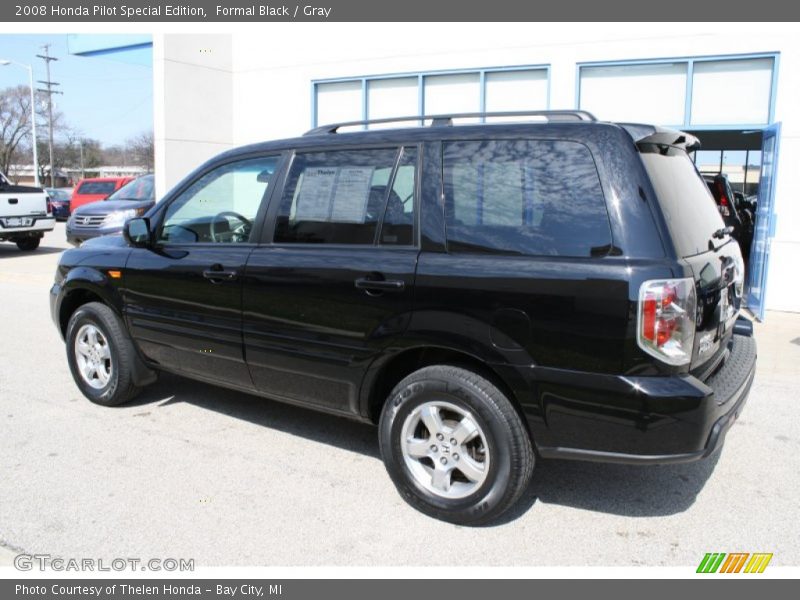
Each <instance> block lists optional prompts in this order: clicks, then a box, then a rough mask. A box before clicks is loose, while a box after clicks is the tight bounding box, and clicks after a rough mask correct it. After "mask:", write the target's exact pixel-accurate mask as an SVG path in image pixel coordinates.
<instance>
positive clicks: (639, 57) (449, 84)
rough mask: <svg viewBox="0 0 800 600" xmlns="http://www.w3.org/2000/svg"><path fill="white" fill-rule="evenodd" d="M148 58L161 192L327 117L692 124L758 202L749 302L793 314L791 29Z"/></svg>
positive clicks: (796, 255) (561, 30)
mask: <svg viewBox="0 0 800 600" xmlns="http://www.w3.org/2000/svg"><path fill="white" fill-rule="evenodd" d="M78 37H84V36H78ZM152 62H153V77H154V80H153V92H154V99H155V107H154V115H155V129H154V133H155V142H156V163H155V164H156V176H157V185H158V189H159V190H160V192H161V193H163V192H165V191H166V190H167V189H169V187H171V186H172V185H174V184H176V183H177V182H178V181H180V179H182V178H183V177H184V176H185V175H186V174H187V173H189V172H190V171H191V170H192V169H194V168H195V167H196V166H198V165H199V164H200V163H202V162H203V161H205V160H206V159H208V158H210V157H212V156H214V155H215V154H218V153H219V152H222V151H224V150H227V149H229V148H232V147H235V146H239V145H243V144H248V143H252V142H258V141H263V140H269V139H277V138H282V137H294V136H297V135H299V134H301V133H303V132H305V131H306V130H308V129H310V128H311V127H313V126H317V125H320V124H324V123H330V122H339V121H354V120H366V119H379V118H385V117H398V116H409V115H435V114H442V113H459V112H487V111H491V112H494V111H518V110H548V109H582V110H587V111H590V112H592V113H593V114H594V115H596V117H597V118H598V119H600V120H604V121H627V122H646V123H654V124H658V125H663V126H668V127H673V128H679V129H682V130H684V131H690V132H692V133H693V134H695V135H696V136H697V137H698V138H700V140H701V142H702V145H703V146H702V150H701V151H699V152H697V153H696V154H695V155H694V158H695V162H696V164H697V166H698V168H699V169H700V170H701V172H703V173H708V174H715V173H724V174H726V175H727V177H728V179H729V181H730V182H731V185H732V187H733V189H734V190H735V191H739V192H741V193H742V194H744V195H745V196H749V195H752V196H756V197H757V210H756V214H755V234H754V239H753V244H752V252H751V255H750V267H749V270H750V273H749V276H748V282H747V290H746V295H747V301H748V305H749V306H750V308H751V309H752V311H753V312H754V314H756V315H758V316H761V317H763V315H764V310H765V309H772V310H789V311H800V277H798V271H799V269H798V261H799V260H800V227H798V224H800V194H798V192H797V191H796V190H795V181H796V180H795V177H794V175H795V173H796V171H797V169H798V165H800V36H798V35H797V28H796V26H792V25H783V24H747V25H744V24H726V25H724V26H721V25H720V24H716V23H709V24H679V25H674V24H672V25H670V24H652V25H646V24H587V25H581V24H537V23H512V24H508V23H503V24H492V23H488V24H487V23H481V24H470V23H463V24H460V23H440V24H424V23H414V24H409V23H363V24H345V23H327V24H326V23H305V24H299V23H294V24H254V25H249V26H240V27H237V32H236V33H235V34H191V35H183V34H174V35H172V34H158V35H154V36H153V37H152Z"/></svg>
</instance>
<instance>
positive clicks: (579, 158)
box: [51, 111, 756, 524]
mask: <svg viewBox="0 0 800 600" xmlns="http://www.w3.org/2000/svg"><path fill="white" fill-rule="evenodd" d="M458 116H464V115H458ZM466 116H473V117H474V115H466ZM503 116H505V117H508V116H517V117H522V116H529V117H534V118H537V119H540V121H539V122H530V121H529V122H508V121H504V122H499V123H488V122H481V123H477V124H475V123H474V122H473V123H472V124H462V125H455V124H454V119H453V118H451V117H453V116H452V115H451V116H450V117H437V118H429V117H426V118H425V119H426V120H423V118H421V117H416V118H415V119H419V120H420V122H421V123H428V122H430V124H429V125H422V126H415V127H407V128H394V129H386V128H380V129H373V130H360V131H355V132H349V133H341V132H339V129H342V128H344V125H343V124H340V125H332V126H328V127H321V128H317V129H315V130H312V131H311V132H309V133H308V134H306V135H305V136H302V137H299V138H297V139H290V140H284V141H277V142H268V143H263V144H256V145H252V146H247V147H244V148H240V149H236V150H232V151H229V152H226V153H224V154H222V155H220V156H218V157H217V158H214V159H213V160H211V161H209V162H207V163H206V164H204V165H203V166H201V167H200V168H199V169H197V170H196V171H195V172H194V173H193V174H191V175H190V176H189V177H187V178H186V179H185V180H184V181H182V182H181V183H180V184H179V185H177V186H176V187H175V188H174V189H173V190H172V191H171V192H170V193H168V194H167V195H166V197H165V198H164V200H163V201H162V202H160V203H159V204H157V205H156V206H155V207H153V208H152V209H151V210H150V211H149V212H148V213H147V215H146V216H145V217H144V218H137V219H133V220H131V221H129V222H128V224H127V226H126V230H125V236H124V237H122V236H115V237H114V236H112V237H110V238H100V239H97V240H92V241H90V242H87V243H85V244H84V245H83V246H82V247H80V248H76V249H73V250H69V251H67V252H65V253H64V254H63V256H62V258H61V262H60V264H59V267H58V271H57V273H56V281H55V285H54V286H53V288H52V292H51V304H52V314H53V319H54V320H55V323H56V325H57V326H58V328H59V330H60V331H61V333H62V335H63V336H64V338H65V340H66V346H67V359H68V361H69V366H70V368H71V370H72V373H73V376H74V379H75V382H76V384H77V385H78V387H79V388H80V389H81V391H82V392H83V393H84V394H85V395H86V396H87V397H88V398H89V399H90V400H92V401H94V402H97V403H99V404H104V405H115V404H120V403H122V402H125V401H126V400H129V399H131V398H132V397H133V396H134V395H136V393H137V392H139V390H140V389H141V388H142V387H143V386H145V385H147V384H148V383H151V382H152V381H153V380H154V379H155V376H156V375H155V374H156V372H158V371H170V372H174V373H179V374H182V375H186V376H188V377H191V378H195V379H199V380H202V381H206V382H208V383H212V384H216V385H221V386H226V387H230V388H234V389H237V390H242V391H246V392H252V393H254V394H258V395H262V396H266V397H268V398H273V399H277V400H281V401H285V402H290V403H295V404H300V405H303V406H308V407H312V408H315V409H319V410H323V411H326V412H329V413H332V414H335V415H341V416H345V417H351V418H355V419H361V420H364V421H371V422H374V423H376V424H378V427H379V438H380V448H381V453H382V456H383V459H384V462H385V464H386V468H387V470H388V472H389V474H390V476H391V477H392V479H393V480H394V483H395V484H396V486H397V488H398V490H399V491H400V493H401V494H402V496H403V497H404V498H405V499H406V500H407V501H408V502H409V503H410V504H412V505H413V506H415V507H416V508H418V509H420V510H422V511H423V512H425V513H427V514H430V515H433V516H435V517H438V518H441V519H445V520H448V521H452V522H457V523H467V524H477V523H483V522H487V521H491V520H494V519H496V518H497V517H498V516H499V515H500V514H501V513H503V512H504V511H505V510H506V509H508V508H509V507H510V506H511V505H513V504H514V502H515V501H516V500H517V499H518V498H519V496H520V494H521V493H522V492H523V490H524V489H525V487H526V485H527V483H528V481H529V479H530V477H531V474H532V471H533V467H534V461H535V458H534V457H544V458H546V457H560V458H576V459H586V460H598V461H619V462H628V463H664V462H678V461H690V460H694V459H699V458H702V457H705V456H708V455H709V454H711V453H712V452H713V451H715V450H716V449H717V448H719V447H720V445H721V444H722V441H723V437H724V435H725V433H726V431H727V430H728V428H729V427H730V425H731V424H732V423H733V421H734V420H735V419H736V417H737V416H738V415H739V413H740V411H741V410H742V406H743V404H744V402H745V400H746V397H747V395H748V392H749V388H750V385H751V382H752V380H753V375H754V372H755V359H756V347H755V342H754V340H753V338H752V327H750V322H749V321H747V320H746V319H744V318H739V317H738V315H739V309H740V302H741V298H742V283H743V277H744V273H743V271H744V269H743V264H742V256H741V252H740V250H739V246H738V244H737V243H736V242H735V241H734V240H733V239H732V238H731V237H730V231H729V230H728V229H726V227H725V225H724V223H723V221H722V219H721V217H720V215H719V212H718V211H717V208H716V206H715V204H714V200H713V199H712V198H711V196H710V194H709V191H708V188H707V186H706V184H705V183H704V181H703V179H702V178H701V177H700V175H699V174H698V173H697V171H696V170H695V168H694V165H693V163H692V161H691V160H690V158H689V157H688V155H687V149H689V150H690V149H692V148H694V147H696V146H697V145H698V143H697V140H696V139H695V138H693V137H692V136H690V135H688V134H685V133H682V132H678V131H670V130H665V129H661V128H658V127H654V126H650V125H628V124H614V123H604V122H598V121H596V120H595V119H594V118H593V117H592V116H591V115H589V114H588V113H584V112H580V111H549V112H545V113H535V114H534V113H526V115H512V114H504V115H503ZM479 117H481V118H482V119H484V120H485V119H487V115H479ZM488 117H489V118H491V116H488ZM455 121H457V119H455ZM347 125H348V126H352V125H353V124H347ZM355 125H356V126H358V127H365V126H368V125H369V124H362V123H357V124H355ZM264 444H265V448H266V447H268V445H269V439H268V435H267V436H265V440H264ZM353 476H354V477H356V476H357V474H355V473H354V474H353Z"/></svg>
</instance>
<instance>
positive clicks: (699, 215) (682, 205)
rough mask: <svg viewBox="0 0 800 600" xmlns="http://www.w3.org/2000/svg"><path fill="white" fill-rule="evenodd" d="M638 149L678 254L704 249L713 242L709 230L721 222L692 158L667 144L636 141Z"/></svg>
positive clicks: (683, 254)
mask: <svg viewBox="0 0 800 600" xmlns="http://www.w3.org/2000/svg"><path fill="white" fill-rule="evenodd" d="M639 152H640V156H641V157H642V162H643V163H644V167H645V170H646V171H647V175H648V176H649V177H650V183H651V184H652V186H653V189H654V190H655V193H656V196H657V198H658V204H659V206H660V207H661V212H662V213H663V215H664V219H665V220H666V222H667V228H668V229H669V233H670V237H671V238H672V243H673V245H674V246H675V250H676V251H677V253H678V255H679V256H682V257H686V256H694V255H696V254H701V253H703V252H707V251H708V250H709V249H710V247H709V244H712V245H713V244H714V243H715V241H714V239H713V237H712V235H713V233H714V232H715V231H717V230H718V229H721V228H723V227H725V223H724V222H723V220H722V216H721V215H720V214H719V209H718V208H717V204H716V202H715V201H714V197H713V196H712V195H711V192H710V191H709V189H708V185H707V184H706V182H705V181H704V180H703V178H702V176H701V175H700V173H698V172H697V168H696V167H695V165H694V163H693V162H692V160H691V159H690V158H689V156H688V155H687V154H686V152H684V151H683V150H681V149H679V148H672V147H670V146H659V145H656V144H640V145H639ZM718 243H722V240H719V241H718Z"/></svg>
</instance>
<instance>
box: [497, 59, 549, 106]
mask: <svg viewBox="0 0 800 600" xmlns="http://www.w3.org/2000/svg"><path fill="white" fill-rule="evenodd" d="M531 107H536V108H531ZM546 108H547V71H545V70H544V69H530V70H525V71H496V72H493V73H487V74H486V111H487V112H503V111H514V110H539V109H546Z"/></svg>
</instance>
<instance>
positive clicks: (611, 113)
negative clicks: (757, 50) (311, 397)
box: [578, 55, 776, 128]
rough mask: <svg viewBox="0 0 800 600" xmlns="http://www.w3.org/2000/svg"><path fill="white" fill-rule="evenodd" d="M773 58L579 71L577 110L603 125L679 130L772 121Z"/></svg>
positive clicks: (685, 61)
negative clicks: (646, 125)
mask: <svg viewBox="0 0 800 600" xmlns="http://www.w3.org/2000/svg"><path fill="white" fill-rule="evenodd" d="M775 62H776V57H775V56H774V55H768V56H765V55H757V56H747V57H741V56H731V57H722V58H716V57H715V58H708V59H706V58H701V57H698V58H687V59H680V60H677V59H676V60H646V61H639V62H623V63H591V64H584V65H580V66H579V68H578V69H579V70H578V86H579V87H578V106H580V108H581V109H583V110H588V111H589V112H592V113H594V114H595V115H596V116H597V117H598V118H599V119H601V120H604V121H627V122H645V123H657V124H659V125H668V126H679V127H687V128H690V127H700V128H702V127H718V126H730V125H734V126H736V125H738V126H753V125H755V126H757V125H766V124H768V123H770V121H771V120H772V101H773V95H774V90H773V89H772V86H773V79H774V72H775Z"/></svg>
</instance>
